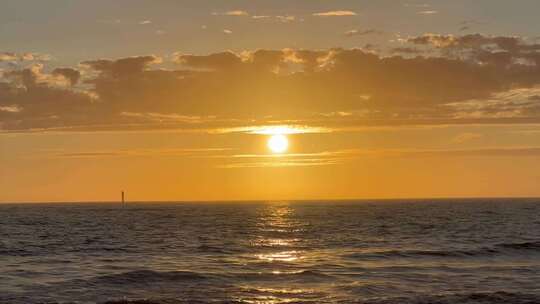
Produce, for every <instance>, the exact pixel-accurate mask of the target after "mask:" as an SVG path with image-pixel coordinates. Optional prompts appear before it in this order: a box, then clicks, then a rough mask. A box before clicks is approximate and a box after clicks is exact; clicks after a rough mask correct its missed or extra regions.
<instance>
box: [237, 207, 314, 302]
mask: <svg viewBox="0 0 540 304" xmlns="http://www.w3.org/2000/svg"><path fill="white" fill-rule="evenodd" d="M304 225H305V223H303V222H301V221H298V220H296V219H294V209H293V208H291V207H290V206H289V203H287V202H277V203H269V204H268V205H267V206H265V208H263V210H261V213H260V216H259V222H258V223H257V230H258V231H259V235H258V236H257V237H256V238H255V239H254V240H252V241H251V244H252V246H254V247H256V248H260V251H261V253H256V254H254V258H256V260H258V261H259V262H260V263H267V264H269V266H270V267H269V269H271V270H269V274H272V275H275V276H280V275H294V274H298V273H301V272H302V271H303V270H301V268H302V265H303V264H304V262H303V260H304V258H305V253H306V252H305V251H303V250H299V249H297V248H298V247H301V245H302V242H303V239H302V238H301V235H302V233H303V231H304ZM291 248H295V249H291ZM280 285H281V284H277V285H276V286H271V287H269V286H267V285H266V286H262V285H246V286H244V288H246V289H250V290H253V289H255V290H257V291H258V293H259V294H260V295H257V296H254V297H251V298H248V299H246V298H244V299H241V301H242V302H244V303H253V304H279V303H293V302H299V301H302V300H303V297H305V296H306V295H309V294H313V293H316V290H312V289H303V288H297V287H295V286H287V287H283V286H280Z"/></svg>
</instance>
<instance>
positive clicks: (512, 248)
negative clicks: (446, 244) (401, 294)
mask: <svg viewBox="0 0 540 304" xmlns="http://www.w3.org/2000/svg"><path fill="white" fill-rule="evenodd" d="M516 253H540V242H523V243H500V244H496V245H494V246H492V247H483V248H476V249H468V250H383V251H372V252H358V253H352V254H347V255H345V257H347V258H353V259H381V258H422V257H433V258H437V257H440V258H464V257H487V256H496V255H504V254H516Z"/></svg>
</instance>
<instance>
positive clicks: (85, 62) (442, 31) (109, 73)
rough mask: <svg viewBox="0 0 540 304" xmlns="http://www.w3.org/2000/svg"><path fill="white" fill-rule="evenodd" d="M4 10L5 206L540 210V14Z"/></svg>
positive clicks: (179, 6) (237, 5)
mask: <svg viewBox="0 0 540 304" xmlns="http://www.w3.org/2000/svg"><path fill="white" fill-rule="evenodd" d="M1 2H2V4H1V5H2V10H0V202H44V201H47V202H49V201H114V200H118V199H119V198H120V191H122V190H124V191H126V197H127V199H128V200H133V201H162V200H182V201H196V200H289V199H310V200H315V199H354V198H427V197H502V196H504V197H517V196H529V197H530V196H540V187H538V185H539V184H540V21H539V20H538V18H537V12H538V11H539V10H540V3H539V2H538V1H536V0H518V1H506V0H477V1H470V0H469V1H466V0H454V1H435V0H431V1H428V0H426V1H408V0H407V1H405V0H404V1H401V0H379V1H367V0H366V1H361V0H355V1H353V0H335V1H331V0H326V1H323V0H321V1H313V0H309V1H308V0H297V1H292V0H287V1H285V0H230V1H229V0H227V1H224V0H219V1H217V0H216V1H210V0H196V1H195V0H193V1H182V0H152V1H150V0H116V1H105V0H93V1H83V0H47V1H34V0H32V1H30V0H1ZM276 135H284V136H285V138H286V140H287V141H288V148H287V149H286V150H285V151H279V152H278V151H273V149H272V147H269V146H268V144H269V140H270V139H271V138H272V137H273V136H276ZM274 139H275V138H274Z"/></svg>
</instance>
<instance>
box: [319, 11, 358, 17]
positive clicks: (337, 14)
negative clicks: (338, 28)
mask: <svg viewBox="0 0 540 304" xmlns="http://www.w3.org/2000/svg"><path fill="white" fill-rule="evenodd" d="M356 15H357V13H356V12H353V11H347V10H339V11H327V12H320V13H314V14H313V16H316V17H346V16H356Z"/></svg>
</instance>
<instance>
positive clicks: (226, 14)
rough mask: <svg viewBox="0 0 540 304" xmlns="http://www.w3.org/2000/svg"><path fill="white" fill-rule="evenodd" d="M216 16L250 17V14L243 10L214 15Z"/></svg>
mask: <svg viewBox="0 0 540 304" xmlns="http://www.w3.org/2000/svg"><path fill="white" fill-rule="evenodd" d="M212 15H214V16H249V13H248V12H246V11H243V10H233V11H227V12H223V13H212Z"/></svg>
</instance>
